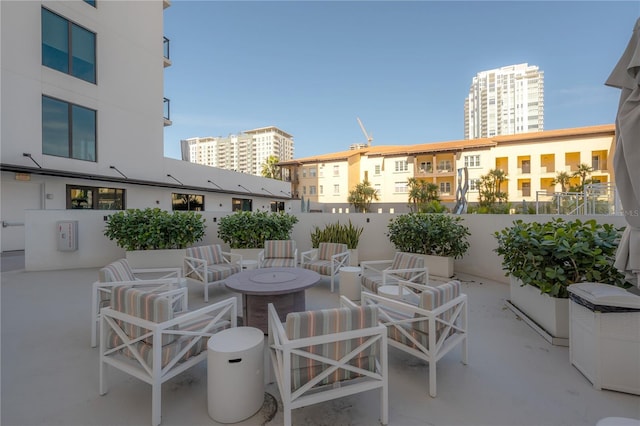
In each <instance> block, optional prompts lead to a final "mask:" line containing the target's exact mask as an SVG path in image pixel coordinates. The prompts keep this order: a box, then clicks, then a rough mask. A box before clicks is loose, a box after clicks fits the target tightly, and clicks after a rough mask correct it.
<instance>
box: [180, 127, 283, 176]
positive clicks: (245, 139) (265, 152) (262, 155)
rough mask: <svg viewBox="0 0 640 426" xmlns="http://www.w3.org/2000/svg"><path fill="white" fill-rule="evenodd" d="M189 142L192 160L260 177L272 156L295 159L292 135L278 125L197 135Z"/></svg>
mask: <svg viewBox="0 0 640 426" xmlns="http://www.w3.org/2000/svg"><path fill="white" fill-rule="evenodd" d="M182 143H183V144H185V143H186V144H187V146H188V151H189V157H188V158H189V161H191V162H192V163H197V164H204V165H207V166H213V167H219V168H221V169H227V170H235V171H238V172H242V173H248V174H252V175H256V176H260V175H261V172H262V165H263V164H264V163H265V162H266V161H267V158H269V156H272V155H273V156H276V157H278V159H279V160H280V161H288V160H291V159H293V136H291V135H290V134H288V133H287V132H284V131H282V130H280V129H278V128H277V127H274V126H269V127H261V128H259V129H253V130H245V131H244V132H242V133H240V134H239V135H229V136H227V137H211V136H208V137H202V138H200V137H198V138H189V139H185V140H183V141H182Z"/></svg>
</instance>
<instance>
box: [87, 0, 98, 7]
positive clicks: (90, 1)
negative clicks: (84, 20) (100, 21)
mask: <svg viewBox="0 0 640 426" xmlns="http://www.w3.org/2000/svg"><path fill="white" fill-rule="evenodd" d="M84 2H85V3H87V4H90V5H91V6H93V7H96V0H84Z"/></svg>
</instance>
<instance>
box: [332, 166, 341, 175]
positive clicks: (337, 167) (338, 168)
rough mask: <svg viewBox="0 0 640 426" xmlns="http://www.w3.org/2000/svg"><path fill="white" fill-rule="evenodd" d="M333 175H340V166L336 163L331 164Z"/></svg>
mask: <svg viewBox="0 0 640 426" xmlns="http://www.w3.org/2000/svg"><path fill="white" fill-rule="evenodd" d="M333 175H334V176H340V166H339V165H338V164H335V165H334V166H333Z"/></svg>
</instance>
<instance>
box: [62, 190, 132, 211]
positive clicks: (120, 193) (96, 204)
mask: <svg viewBox="0 0 640 426" xmlns="http://www.w3.org/2000/svg"><path fill="white" fill-rule="evenodd" d="M124 197H125V190H124V189H120V188H97V187H93V186H73V185H67V208H68V209H96V210H124V209H125V202H124Z"/></svg>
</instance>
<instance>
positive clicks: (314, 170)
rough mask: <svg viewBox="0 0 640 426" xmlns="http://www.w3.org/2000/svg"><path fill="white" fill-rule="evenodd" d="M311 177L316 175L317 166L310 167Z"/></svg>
mask: <svg viewBox="0 0 640 426" xmlns="http://www.w3.org/2000/svg"><path fill="white" fill-rule="evenodd" d="M309 177H312V178H314V177H316V168H315V167H310V168H309Z"/></svg>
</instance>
